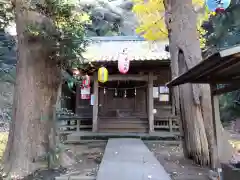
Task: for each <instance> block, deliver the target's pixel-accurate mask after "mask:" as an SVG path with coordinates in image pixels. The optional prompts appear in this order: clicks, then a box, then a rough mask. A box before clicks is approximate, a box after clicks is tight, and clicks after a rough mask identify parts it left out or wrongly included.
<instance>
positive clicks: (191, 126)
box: [164, 0, 215, 165]
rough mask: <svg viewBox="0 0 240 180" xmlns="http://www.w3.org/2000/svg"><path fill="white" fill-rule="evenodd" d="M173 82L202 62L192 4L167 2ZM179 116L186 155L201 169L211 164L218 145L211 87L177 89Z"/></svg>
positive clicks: (187, 85) (193, 85) (182, 1)
mask: <svg viewBox="0 0 240 180" xmlns="http://www.w3.org/2000/svg"><path fill="white" fill-rule="evenodd" d="M164 3H165V8H166V25H167V27H168V30H169V41H170V42H169V45H170V46H169V49H170V54H171V70H172V78H175V77H177V76H179V75H180V74H182V73H184V72H186V71H187V70H188V69H190V68H192V67H193V66H195V65H196V64H198V63H199V62H200V61H201V60H202V55H201V49H200V43H199V39H198V35H197V29H196V13H195V12H194V11H193V8H192V0H181V1H179V0H165V2H164ZM174 100H175V104H176V112H177V113H180V116H181V119H182V123H181V124H182V128H183V130H184V142H185V143H184V144H185V149H186V153H185V154H186V155H187V156H188V157H190V158H192V159H193V160H195V161H196V162H197V163H199V164H201V165H208V164H209V163H210V156H211V155H212V154H211V153H212V152H213V147H214V143H215V139H214V132H213V123H212V107H211V95H210V88H209V85H196V84H184V85H181V86H179V87H175V88H174Z"/></svg>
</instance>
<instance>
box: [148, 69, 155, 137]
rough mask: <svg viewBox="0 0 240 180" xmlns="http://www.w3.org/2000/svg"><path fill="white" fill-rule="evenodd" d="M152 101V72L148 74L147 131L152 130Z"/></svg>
mask: <svg viewBox="0 0 240 180" xmlns="http://www.w3.org/2000/svg"><path fill="white" fill-rule="evenodd" d="M153 108H154V101H153V73H151V72H150V73H149V75H148V121H149V133H151V132H154V114H153Z"/></svg>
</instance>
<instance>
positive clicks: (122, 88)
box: [98, 85, 147, 90]
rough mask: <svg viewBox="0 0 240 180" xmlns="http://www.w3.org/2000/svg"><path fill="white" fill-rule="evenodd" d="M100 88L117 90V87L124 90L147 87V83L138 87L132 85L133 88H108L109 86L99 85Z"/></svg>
mask: <svg viewBox="0 0 240 180" xmlns="http://www.w3.org/2000/svg"><path fill="white" fill-rule="evenodd" d="M98 87H99V88H103V89H104V88H105V89H108V90H115V89H123V90H129V89H140V88H145V87H147V85H144V86H136V87H131V88H108V87H102V86H98Z"/></svg>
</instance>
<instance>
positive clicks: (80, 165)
mask: <svg viewBox="0 0 240 180" xmlns="http://www.w3.org/2000/svg"><path fill="white" fill-rule="evenodd" d="M105 146H106V141H101V142H96V141H92V142H86V143H81V144H74V145H73V144H71V145H65V147H64V150H65V152H66V154H67V158H69V161H70V162H71V165H69V166H67V167H64V168H57V169H51V170H49V169H43V170H39V171H36V172H35V173H33V174H31V175H29V176H27V177H25V178H24V179H23V180H55V177H59V176H81V177H83V178H84V177H88V178H86V179H89V177H92V179H95V177H96V174H97V171H98V167H99V164H100V162H101V159H102V156H103V152H104V149H105ZM65 159H66V157H65ZM1 179H2V178H1V176H0V180H1Z"/></svg>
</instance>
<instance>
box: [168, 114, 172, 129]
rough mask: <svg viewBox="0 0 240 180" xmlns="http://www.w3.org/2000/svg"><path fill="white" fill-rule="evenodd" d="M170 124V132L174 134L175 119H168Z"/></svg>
mask: <svg viewBox="0 0 240 180" xmlns="http://www.w3.org/2000/svg"><path fill="white" fill-rule="evenodd" d="M168 123H169V131H170V132H173V119H172V117H169V118H168Z"/></svg>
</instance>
